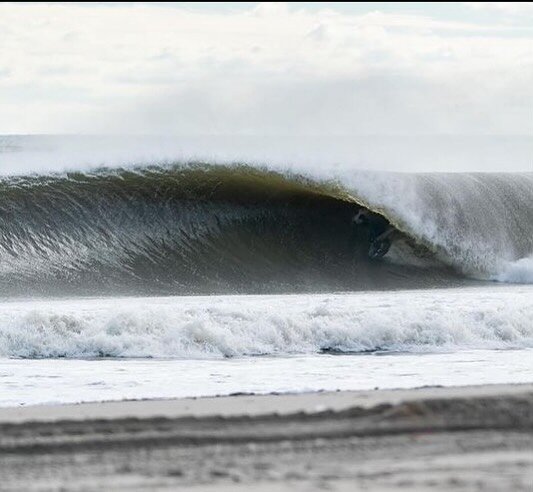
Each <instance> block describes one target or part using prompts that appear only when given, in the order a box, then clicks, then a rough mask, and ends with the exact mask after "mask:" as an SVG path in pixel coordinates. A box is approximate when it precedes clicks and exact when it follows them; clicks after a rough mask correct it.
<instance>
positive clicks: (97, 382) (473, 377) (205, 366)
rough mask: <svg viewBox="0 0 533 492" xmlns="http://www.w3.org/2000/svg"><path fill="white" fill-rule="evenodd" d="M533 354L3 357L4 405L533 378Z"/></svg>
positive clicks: (0, 372) (0, 402)
mask: <svg viewBox="0 0 533 492" xmlns="http://www.w3.org/2000/svg"><path fill="white" fill-rule="evenodd" d="M532 360H533V350H531V349H524V350H503V351H501V350H468V351H459V352H445V353H436V354H435V353H433V354H424V355H422V354H402V355H391V354H389V355H342V356H340V355H317V354H313V355H299V356H289V357H270V356H269V357H245V358H237V359H223V360H220V359H216V360H164V359H157V360H154V359H122V360H117V359H104V360H58V359H47V360H20V359H0V385H1V388H2V391H1V392H0V406H3V407H5V406H18V405H34V404H53V403H77V402H82V401H107V400H123V399H145V398H178V397H199V396H214V395H228V394H232V393H237V392H244V393H271V392H304V391H320V390H331V391H335V390H368V389H374V388H380V389H383V388H414V387H420V386H432V385H441V386H461V385H473V384H495V383H530V382H532V381H533V363H532Z"/></svg>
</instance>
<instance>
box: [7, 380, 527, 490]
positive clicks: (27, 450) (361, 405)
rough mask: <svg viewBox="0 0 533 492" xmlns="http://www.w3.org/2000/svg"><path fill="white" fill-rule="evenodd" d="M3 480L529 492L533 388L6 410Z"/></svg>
mask: <svg viewBox="0 0 533 492" xmlns="http://www.w3.org/2000/svg"><path fill="white" fill-rule="evenodd" d="M0 475H2V476H3V477H4V481H3V486H4V487H6V490H21V489H24V490H37V489H39V487H40V488H41V489H42V488H47V489H51V490H56V489H60V488H61V487H63V488H65V487H66V488H67V489H69V490H70V489H71V488H72V489H84V490H97V489H102V488H104V489H110V488H111V489H121V488H135V489H136V490H154V489H155V490H166V489H168V490H170V489H175V488H176V487H179V488H180V490H188V489H190V490H214V489H216V490H241V489H242V490H246V489H249V488H250V487H254V490H256V489H257V490H283V491H285V490H287V491H288V490H293V489H294V487H296V488H297V489H298V487H302V489H303V490H319V489H323V488H324V487H326V486H327V487H329V488H331V489H333V490H353V488H354V486H355V487H365V488H366V489H368V490H385V489H390V488H397V487H408V488H409V489H410V490H419V489H424V490H426V489H433V490H449V489H450V488H452V489H454V490H455V489H457V490H471V489H472V488H474V487H479V486H481V487H482V488H484V489H485V490H503V489H504V488H506V487H507V488H509V489H511V490H530V489H529V488H528V487H530V485H531V483H533V384H517V385H513V384H506V385H485V386H463V387H445V388H441V387H429V388H428V387H426V388H419V389H412V390H402V389H399V390H374V391H353V392H343V391H339V392H322V393H303V394H282V395H240V396H223V397H209V398H196V399H181V400H134V401H122V402H107V403H85V404H77V405H57V406H36V407H22V408H3V409H0ZM37 482H38V483H39V486H37V485H36V484H37ZM480 484H481V485H480Z"/></svg>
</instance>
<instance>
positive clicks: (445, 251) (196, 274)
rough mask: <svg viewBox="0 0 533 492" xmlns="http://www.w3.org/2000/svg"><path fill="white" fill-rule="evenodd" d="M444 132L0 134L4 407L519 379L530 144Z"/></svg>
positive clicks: (529, 349) (524, 336) (531, 327)
mask: <svg viewBox="0 0 533 492" xmlns="http://www.w3.org/2000/svg"><path fill="white" fill-rule="evenodd" d="M496 140H497V139H496ZM339 142H340V143H339ZM439 142H440V143H439V145H440V149H441V150H442V149H444V150H442V152H438V151H437V147H436V145H437V144H436V142H435V141H434V139H433V140H432V139H426V140H424V141H421V143H420V145H418V146H417V145H415V142H414V141H412V140H411V141H409V142H408V144H409V145H407V144H406V142H405V141H404V140H402V139H399V138H393V139H389V140H387V141H385V143H384V142H383V141H378V140H376V139H375V138H374V139H372V138H369V139H367V140H365V139H363V138H359V139H353V141H349V139H341V140H340V141H337V144H339V145H337V146H335V145H333V144H332V145H331V147H330V148H332V149H336V150H332V152H331V154H328V155H329V157H327V155H326V154H325V153H324V150H322V151H321V152H319V151H318V150H317V149H316V148H315V147H314V146H313V141H312V139H311V140H308V141H307V145H303V143H305V142H303V141H302V140H301V139H300V140H296V141H294V142H292V143H287V142H286V141H283V142H282V143H283V145H281V146H276V145H266V144H265V142H264V141H257V139H256V140H254V139H241V141H239V140H238V139H230V140H228V139H222V138H218V139H211V140H210V141H209V145H207V144H206V141H205V140H201V139H189V140H187V139H181V140H180V139H172V138H170V137H167V138H158V139H155V138H151V137H150V138H148V137H146V138H144V139H141V138H137V139H132V138H115V139H112V138H110V137H109V138H103V137H47V136H36V137H25V136H5V137H0V173H1V175H2V176H1V178H0V187H1V191H0V295H1V301H0V387H1V390H2V391H1V392H0V406H16V405H29V404H37V403H66V402H79V401H101V400H114V399H125V398H168V397H184V396H185V397H186V396H195V397H198V396H207V395H223V394H231V393H241V392H253V393H270V392H287V391H290V392H300V391H316V390H337V389H372V388H376V387H377V388H395V387H417V386H424V385H464V384H481V383H504V382H528V381H529V382H530V381H531V380H532V379H533V362H532V361H533V357H532V355H533V295H532V294H533V285H532V283H533V200H532V198H533V173H532V172H531V161H530V157H528V155H529V156H530V154H528V152H529V150H530V149H531V142H530V141H529V140H527V139H523V138H517V139H516V141H515V142H514V145H512V143H513V142H512V139H509V138H507V139H500V140H499V141H494V139H489V140H487V141H486V143H487V147H488V148H490V149H492V154H491V157H490V158H489V157H487V154H486V152H487V151H486V150H485V151H484V152H483V153H482V155H481V156H480V155H479V154H477V155H475V156H474V157H471V159H472V162H473V163H474V164H475V165H473V166H471V168H467V171H466V172H453V173H452V172H420V168H423V163H424V162H428V160H429V159H430V158H431V157H432V156H438V159H437V164H436V165H435V169H436V170H437V171H440V170H441V169H440V168H439V165H442V163H444V162H446V156H447V158H448V159H452V161H453V158H454V157H455V158H456V160H458V159H459V157H458V156H461V162H463V163H464V162H465V161H466V160H467V159H466V157H465V156H466V155H469V154H468V152H466V150H465V149H470V150H471V149H479V148H484V149H486V147H484V146H483V145H482V143H483V142H481V141H480V140H479V139H473V140H472V141H469V142H467V143H465V141H464V139H456V140H450V139H444V141H442V140H439ZM333 143H335V142H333ZM222 144H223V145H222ZM291 145H292V147H291ZM414 147H416V149H417V151H416V152H414V153H413V156H412V166H410V167H409V166H407V164H406V163H408V159H407V158H406V156H405V152H407V151H408V149H409V148H414ZM289 148H290V149H292V150H290V149H289ZM321 148H322V149H324V145H322V146H321ZM384 148H386V149H388V150H387V151H384V150H383V149H384ZM510 148H512V149H513V151H514V152H515V153H516V156H515V160H514V161H513V162H514V163H515V165H516V166H517V168H516V169H514V168H513V166H507V167H505V166H504V167H505V169H508V168H510V169H511V171H512V172H501V169H502V166H501V165H499V164H498V162H500V160H498V159H502V158H503V157H504V156H505V155H506V153H505V150H506V149H510ZM232 149H233V150H232ZM350 149H351V151H352V152H350ZM372 149H375V152H372ZM424 149H425V150H424ZM400 150H402V152H401V153H400V152H399V151H400ZM446 152H447V154H446ZM443 154H444V155H443ZM471 154H472V152H470V155H471ZM395 155H397V156H396V157H394V156H395ZM387 158H389V161H388V162H389V165H390V169H387V166H384V165H383V163H384V162H387ZM482 158H485V161H484V162H487V166H486V167H488V168H490V170H491V171H495V169H500V171H499V172H479V170H478V168H477V167H479V166H480V162H481V161H483V159H482ZM373 159H374V160H373ZM491 159H492V160H491ZM528 159H529V161H528ZM453 162H455V161H453ZM390 163H395V164H396V167H394V166H392V164H390ZM439 163H441V164H439ZM517 163H518V164H517ZM405 166H407V167H408V170H406V169H404V168H405ZM528 166H529V167H528ZM362 167H370V168H376V167H377V168H379V169H380V170H379V171H368V170H362V169H361V168H362ZM429 167H430V168H432V169H433V167H431V166H429ZM493 168H494V169H493ZM383 169H385V170H383ZM398 169H399V170H400V171H401V172H399V171H398ZM411 169H414V170H411ZM360 210H363V211H364V212H365V214H367V216H368V217H370V221H372V220H373V218H377V217H379V218H380V220H382V221H385V222H386V223H387V224H388V227H389V228H390V232H391V235H390V238H391V241H390V245H389V246H390V248H389V249H387V251H386V252H385V254H384V255H383V256H382V257H372V255H371V254H369V253H371V251H372V242H373V240H374V237H373V236H372V231H371V227H369V225H368V223H367V224H362V225H361V224H357V223H354V221H353V218H354V216H355V215H356V214H357V213H358V211H360Z"/></svg>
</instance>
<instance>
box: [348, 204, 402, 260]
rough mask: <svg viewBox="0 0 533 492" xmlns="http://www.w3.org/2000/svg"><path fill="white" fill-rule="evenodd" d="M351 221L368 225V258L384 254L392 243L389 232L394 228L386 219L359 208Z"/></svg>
mask: <svg viewBox="0 0 533 492" xmlns="http://www.w3.org/2000/svg"><path fill="white" fill-rule="evenodd" d="M352 221H353V222H354V223H355V224H357V225H367V226H368V231H369V239H370V248H369V249H368V256H370V258H381V257H383V256H385V255H386V254H387V252H388V251H389V249H390V247H391V245H392V240H391V234H392V233H393V232H394V230H395V229H394V227H393V226H391V225H390V224H389V222H388V221H387V219H385V217H383V216H381V215H379V214H376V213H373V212H370V211H369V210H366V209H364V208H360V209H359V210H358V212H357V213H356V214H355V216H354V217H353V219H352Z"/></svg>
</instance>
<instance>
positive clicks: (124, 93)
mask: <svg viewBox="0 0 533 492" xmlns="http://www.w3.org/2000/svg"><path fill="white" fill-rule="evenodd" d="M40 133H41V134H42V133H44V134H54V133H59V134H69V133H75V134H99V135H107V134H132V135H181V136H194V135H251V136H262V135H267V136H276V135H287V136H292V135H295V136H300V135H304V136H315V135H316V136H328V135H332V136H337V135H341V136H350V135H428V134H431V135H432V134H439V135H441V134H445V135H526V136H527V135H529V136H531V135H533V3H520V2H496V3H485V2H480V3H459V2H457V3H451V4H445V3H431V2H426V3H411V2H404V3H393V2H382V3H380V2H375V3H365V2H362V3H337V2H329V3H328V2H317V3H305V2H304V3H253V2H243V3H234V2H227V3H211V2H205V3H202V2H200V3H192V2H183V3H180V2H174V3H167V4H161V3H152V4H144V3H125V4H118V3H107V4H99V3H95V4H82V3H61V4H60V3H49V4H47V3H39V4H24V3H22V4H21V3H17V4H15V3H9V2H8V3H0V134H40Z"/></svg>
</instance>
